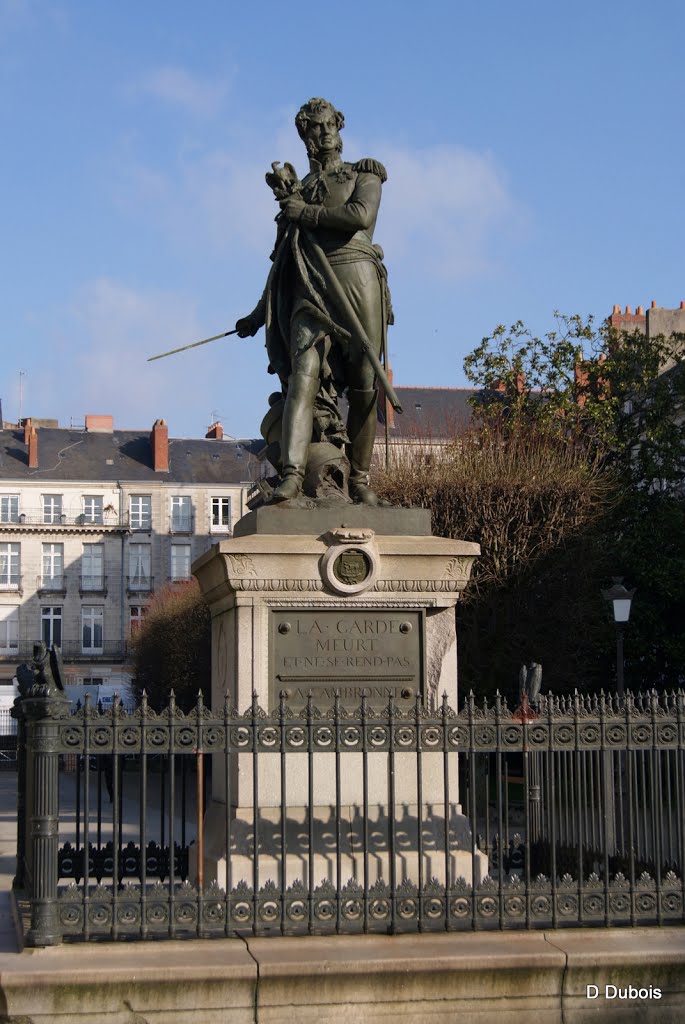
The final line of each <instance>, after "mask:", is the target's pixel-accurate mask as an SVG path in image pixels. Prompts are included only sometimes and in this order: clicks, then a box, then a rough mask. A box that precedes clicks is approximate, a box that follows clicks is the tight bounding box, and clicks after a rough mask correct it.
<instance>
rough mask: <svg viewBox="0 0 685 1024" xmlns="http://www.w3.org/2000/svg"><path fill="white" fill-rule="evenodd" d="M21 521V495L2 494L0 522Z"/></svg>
mask: <svg viewBox="0 0 685 1024" xmlns="http://www.w3.org/2000/svg"><path fill="white" fill-rule="evenodd" d="M18 522H19V495H18V494H0V523H18Z"/></svg>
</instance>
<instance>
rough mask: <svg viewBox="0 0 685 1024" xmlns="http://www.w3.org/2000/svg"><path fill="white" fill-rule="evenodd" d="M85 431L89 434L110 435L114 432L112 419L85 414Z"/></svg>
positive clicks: (110, 417)
mask: <svg viewBox="0 0 685 1024" xmlns="http://www.w3.org/2000/svg"><path fill="white" fill-rule="evenodd" d="M86 430H87V431H88V432H89V433H90V434H111V433H113V431H114V417H113V416H99V415H93V413H87V414H86Z"/></svg>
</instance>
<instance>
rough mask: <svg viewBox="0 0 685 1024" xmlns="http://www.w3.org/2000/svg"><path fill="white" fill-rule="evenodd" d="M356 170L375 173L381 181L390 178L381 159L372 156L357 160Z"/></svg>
mask: <svg viewBox="0 0 685 1024" xmlns="http://www.w3.org/2000/svg"><path fill="white" fill-rule="evenodd" d="M354 169H355V171H363V172H364V173H366V174H375V175H376V177H377V178H380V179H381V182H386V181H387V180H388V172H387V171H386V169H385V167H384V166H383V164H382V163H381V162H380V160H373V159H372V158H371V157H370V156H365V157H363V158H362V159H361V160H357V162H356V164H354Z"/></svg>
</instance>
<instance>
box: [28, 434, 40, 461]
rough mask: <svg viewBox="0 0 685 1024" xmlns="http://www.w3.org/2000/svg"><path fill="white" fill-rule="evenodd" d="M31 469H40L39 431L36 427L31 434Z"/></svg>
mask: <svg viewBox="0 0 685 1024" xmlns="http://www.w3.org/2000/svg"><path fill="white" fill-rule="evenodd" d="M29 469H38V431H37V430H36V428H35V427H31V428H30V432H29Z"/></svg>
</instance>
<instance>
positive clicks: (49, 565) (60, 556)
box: [40, 544, 64, 590]
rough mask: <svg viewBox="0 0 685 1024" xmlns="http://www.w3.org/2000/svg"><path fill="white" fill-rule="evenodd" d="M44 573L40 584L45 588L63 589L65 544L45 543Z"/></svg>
mask: <svg viewBox="0 0 685 1024" xmlns="http://www.w3.org/2000/svg"><path fill="white" fill-rule="evenodd" d="M41 568H42V574H41V578H40V585H41V587H42V589H43V590H61V589H62V586H63V583H64V545H63V544H43V558H42V566H41Z"/></svg>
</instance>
